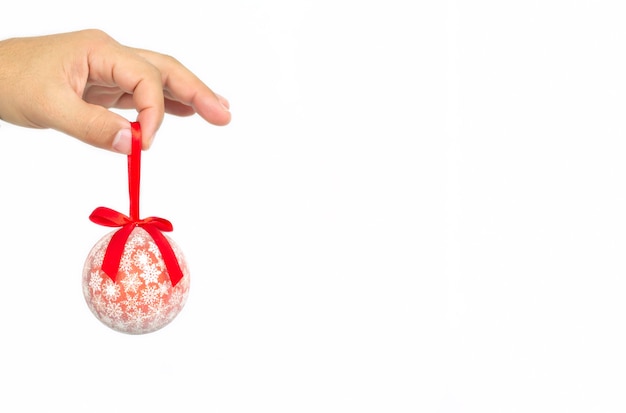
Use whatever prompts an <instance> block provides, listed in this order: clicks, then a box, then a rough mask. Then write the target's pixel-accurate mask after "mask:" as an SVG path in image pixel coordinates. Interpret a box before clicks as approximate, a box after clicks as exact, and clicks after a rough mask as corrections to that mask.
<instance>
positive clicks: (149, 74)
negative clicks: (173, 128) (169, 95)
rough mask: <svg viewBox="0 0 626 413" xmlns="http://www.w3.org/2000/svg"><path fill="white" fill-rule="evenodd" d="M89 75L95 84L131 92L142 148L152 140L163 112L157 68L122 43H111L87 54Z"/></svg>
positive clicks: (161, 84) (161, 88) (162, 97)
mask: <svg viewBox="0 0 626 413" xmlns="http://www.w3.org/2000/svg"><path fill="white" fill-rule="evenodd" d="M90 69H91V70H90V77H91V79H92V81H93V82H94V83H95V84H100V85H104V86H110V87H118V88H119V89H121V90H122V91H123V92H125V93H126V94H127V95H128V96H132V102H133V105H132V106H133V107H134V108H135V109H136V110H137V112H138V115H137V121H138V122H139V123H140V124H141V129H142V136H143V149H148V148H149V147H150V145H151V144H152V140H153V139H154V135H155V134H156V131H157V130H158V129H159V127H160V125H161V122H162V121H163V116H164V113H165V106H164V105H165V103H164V96H163V83H162V82H161V74H160V72H159V70H158V69H157V68H156V67H155V66H154V65H152V64H151V63H150V62H148V61H147V60H145V59H143V58H142V57H141V56H139V55H137V54H136V53H133V52H132V51H131V50H130V49H128V48H125V47H111V48H110V49H109V50H105V51H103V52H101V53H97V54H94V55H92V56H91V57H90Z"/></svg>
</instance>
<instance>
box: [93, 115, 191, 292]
mask: <svg viewBox="0 0 626 413" xmlns="http://www.w3.org/2000/svg"><path fill="white" fill-rule="evenodd" d="M130 126H131V131H132V138H133V140H132V148H131V154H130V155H128V192H129V195H130V216H126V215H124V214H122V213H121V212H118V211H115V210H113V209H110V208H106V207H98V208H96V209H94V211H93V212H92V213H91V215H90V216H89V219H90V220H91V221H92V222H95V223H96V224H98V225H103V226H106V227H121V228H120V229H119V230H118V231H116V232H115V233H114V234H113V237H112V238H111V241H110V242H109V245H108V246H107V250H106V252H105V254H104V260H103V262H102V271H104V272H105V273H106V274H107V275H108V276H109V277H110V278H111V279H112V280H113V281H115V279H116V277H117V272H118V270H119V267H120V261H121V260H122V254H123V253H124V247H125V246H126V241H127V240H128V237H129V236H130V233H131V232H132V231H133V229H134V228H135V227H141V228H143V229H144V230H146V232H147V233H148V234H150V236H151V237H152V239H153V240H154V243H155V244H156V245H157V247H158V248H159V251H160V252H161V256H162V257H163V261H164V262H165V268H167V273H168V274H169V277H170V281H171V282H172V286H175V285H176V284H178V282H179V281H180V280H181V279H182V278H183V271H182V270H181V268H180V265H179V263H178V259H177V258H176V254H175V253H174V250H173V249H172V246H171V245H170V243H169V242H168V240H167V238H166V237H165V235H163V234H162V233H161V231H166V232H170V231H172V230H173V229H174V227H173V226H172V223H171V222H169V221H168V220H167V219H164V218H159V217H148V218H144V219H140V218H139V180H140V176H141V128H140V125H139V122H131V123H130Z"/></svg>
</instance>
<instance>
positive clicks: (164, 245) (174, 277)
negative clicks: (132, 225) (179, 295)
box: [142, 225, 183, 287]
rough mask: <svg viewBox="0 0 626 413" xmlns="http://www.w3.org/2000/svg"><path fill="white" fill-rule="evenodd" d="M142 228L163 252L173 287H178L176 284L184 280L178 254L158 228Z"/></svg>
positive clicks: (146, 226) (147, 226)
mask: <svg viewBox="0 0 626 413" xmlns="http://www.w3.org/2000/svg"><path fill="white" fill-rule="evenodd" d="M142 228H143V229H145V230H146V232H147V233H148V234H150V236H151V237H152V239H153V240H154V243H155V244H156V245H157V246H158V247H159V251H161V256H162V257H163V261H164V262H165V267H166V268H167V273H168V274H169V276H170V281H171V282H172V287H174V286H176V284H178V282H179V281H180V280H181V279H182V278H183V270H181V268H180V264H178V259H177V258H176V254H175V253H174V250H173V249H172V246H171V245H170V243H169V241H168V240H167V238H166V237H165V235H163V234H162V233H161V231H159V230H158V229H157V228H155V227H153V226H151V225H145V226H143V227H142Z"/></svg>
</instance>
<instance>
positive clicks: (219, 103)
mask: <svg viewBox="0 0 626 413" xmlns="http://www.w3.org/2000/svg"><path fill="white" fill-rule="evenodd" d="M110 108H119V109H136V110H137V113H138V114H137V119H136V120H137V121H138V122H139V123H140V124H141V129H142V136H143V142H142V148H143V149H144V150H145V149H148V148H149V147H150V145H151V144H152V141H153V139H154V136H155V134H156V132H157V130H158V129H159V127H160V125H161V123H162V121H163V118H164V116H165V113H168V114H172V115H176V116H190V115H194V114H198V115H199V116H201V117H202V118H203V119H205V120H206V121H207V122H209V123H211V124H213V125H217V126H223V125H227V124H228V123H229V122H230V120H231V115H230V111H229V108H230V105H229V103H228V101H227V100H226V99H225V98H224V97H222V96H220V95H218V94H216V93H214V92H213V91H212V90H211V89H210V88H209V87H208V86H207V85H206V84H205V83H204V82H202V81H201V80H200V79H199V78H198V77H197V76H196V75H195V74H193V73H192V72H191V71H190V70H189V69H187V68H186V67H185V66H183V64H181V63H180V62H179V61H178V60H176V59H175V58H174V57H172V56H169V55H165V54H161V53H158V52H154V51H150V50H144V49H138V48H133V47H128V46H124V45H122V44H120V43H118V42H117V41H116V40H114V39H113V38H112V37H111V36H109V35H108V34H106V33H104V32H103V31H101V30H97V29H87V30H81V31H76V32H69V33H58V34H51V35H47V36H37V37H22V38H11V39H6V40H2V41H0V119H2V120H4V121H5V122H9V123H12V124H15V125H19V126H24V127H30V128H41V129H44V128H46V129H47V128H50V129H54V130H58V131H60V132H63V133H65V134H67V135H69V136H72V137H75V138H77V139H79V140H81V141H83V142H85V143H87V144H89V145H93V146H95V147H98V148H102V149H107V150H112V151H115V152H119V153H124V154H128V153H130V149H131V132H130V127H129V121H128V119H125V118H124V117H122V116H121V115H119V114H116V113H114V112H113V111H110V110H109V109H110Z"/></svg>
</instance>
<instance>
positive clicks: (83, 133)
mask: <svg viewBox="0 0 626 413" xmlns="http://www.w3.org/2000/svg"><path fill="white" fill-rule="evenodd" d="M57 108H58V110H55V111H54V112H56V113H54V114H52V115H51V119H50V121H49V123H50V126H51V128H53V129H55V130H58V131H60V132H62V133H65V134H67V135H69V136H72V137H74V138H76V139H79V140H81V141H83V142H85V143H87V144H89V145H92V146H95V147H97V148H101V149H106V150H110V151H114V152H119V153H123V154H130V152H131V131H130V123H129V121H128V120H127V119H125V118H124V117H122V116H120V115H118V114H117V113H114V112H111V111H110V110H108V109H106V108H104V107H103V106H99V105H94V104H91V103H87V102H85V101H84V100H82V99H81V98H79V97H78V96H76V95H70V96H68V98H67V99H66V103H65V104H64V105H60V106H57Z"/></svg>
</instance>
